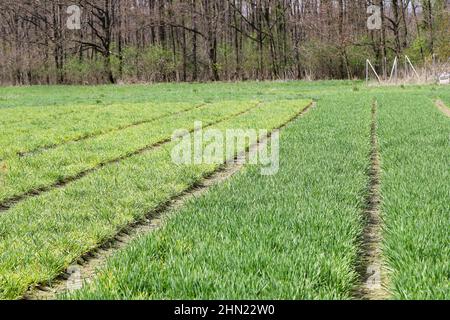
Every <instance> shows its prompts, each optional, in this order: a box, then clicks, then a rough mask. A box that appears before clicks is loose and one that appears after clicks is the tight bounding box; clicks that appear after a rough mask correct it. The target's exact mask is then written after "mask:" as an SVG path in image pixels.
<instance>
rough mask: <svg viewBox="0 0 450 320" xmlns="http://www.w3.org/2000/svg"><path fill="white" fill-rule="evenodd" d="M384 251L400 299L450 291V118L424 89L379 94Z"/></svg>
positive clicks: (438, 295)
mask: <svg viewBox="0 0 450 320" xmlns="http://www.w3.org/2000/svg"><path fill="white" fill-rule="evenodd" d="M378 101H379V139H380V152H381V159H382V177H381V181H382V184H381V194H382V199H383V202H382V213H383V219H384V224H385V230H384V233H383V235H384V246H383V249H384V250H383V255H384V259H385V263H386V265H387V269H388V270H389V271H390V273H389V283H388V285H389V289H390V291H391V292H392V294H393V295H394V298H395V299H446V298H448V297H449V294H450V289H449V274H450V266H449V256H450V240H449V236H448V235H449V234H448V225H449V221H450V201H449V199H450V184H449V181H450V171H449V166H450V160H449V159H450V153H449V152H450V149H449V135H450V121H449V119H448V118H446V117H445V116H444V115H443V114H442V113H441V112H440V111H439V110H438V109H437V108H436V107H435V105H434V104H433V101H432V100H431V99H429V98H427V97H426V96H424V95H419V94H409V95H405V94H402V93H399V92H389V94H385V95H379V97H378Z"/></svg>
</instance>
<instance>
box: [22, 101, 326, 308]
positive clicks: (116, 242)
mask: <svg viewBox="0 0 450 320" xmlns="http://www.w3.org/2000/svg"><path fill="white" fill-rule="evenodd" d="M316 106H317V103H316V102H311V103H309V104H308V105H307V106H306V107H305V108H303V109H302V111H300V112H299V113H297V114H295V115H294V116H292V117H291V118H289V119H288V120H287V121H286V122H284V123H283V124H282V125H280V126H278V127H277V128H275V129H273V130H272V131H271V132H270V133H269V135H268V136H267V137H266V138H264V139H262V140H258V141H257V142H256V143H255V144H253V145H251V146H248V147H247V148H246V149H245V150H244V151H242V152H241V153H239V154H238V155H237V156H236V157H235V158H234V161H233V162H230V163H227V162H225V163H224V164H222V165H220V166H219V167H218V168H217V169H216V170H215V171H213V172H211V173H209V174H206V175H204V176H203V177H202V178H200V179H199V180H198V181H196V182H194V183H193V184H192V185H191V186H190V187H188V188H187V189H186V190H184V191H183V192H181V193H180V194H178V195H176V196H174V197H172V198H171V199H169V200H168V201H166V202H165V203H162V204H161V205H159V206H158V207H157V208H156V209H154V210H152V211H150V212H148V213H147V214H146V215H145V217H144V218H142V219H140V220H138V221H136V222H134V223H132V224H129V225H128V226H126V227H124V228H123V229H122V230H120V231H118V233H117V234H116V235H115V236H113V237H112V238H111V239H109V240H106V241H105V242H104V243H103V244H100V245H99V246H98V247H97V248H94V249H93V250H91V251H89V252H87V253H85V254H84V255H83V256H81V257H80V258H78V259H77V261H76V262H75V263H74V264H73V265H71V266H69V267H68V268H67V269H66V270H64V271H63V272H62V273H61V274H60V276H58V277H57V278H55V279H54V281H53V283H52V284H50V285H46V284H40V285H35V286H32V287H31V288H30V289H29V290H28V292H27V293H26V294H25V295H24V296H23V299H25V300H49V299H50V300H51V299H55V298H56V297H57V295H58V294H63V293H65V292H68V291H69V289H71V284H75V285H79V284H80V283H77V281H76V280H75V281H74V279H73V274H74V273H73V272H72V271H73V270H77V272H78V273H79V274H80V275H81V279H80V281H81V283H89V282H90V281H92V280H93V279H94V278H95V276H96V274H97V270H98V269H99V268H101V267H102V266H104V264H105V262H106V260H107V259H108V258H109V257H111V256H112V255H113V254H114V253H116V252H118V251H120V250H122V249H123V248H125V247H126V246H128V245H129V244H130V243H131V242H132V241H134V240H136V239H137V238H139V237H141V236H145V235H147V234H149V233H151V232H152V231H154V230H156V229H158V228H159V227H160V226H161V225H162V223H163V219H164V217H167V216H168V215H169V214H171V213H173V212H174V211H176V210H177V209H179V208H181V207H182V206H183V205H184V204H185V203H186V202H187V201H189V200H191V199H193V198H196V197H199V196H201V195H202V194H204V193H206V192H207V191H208V190H209V188H211V187H213V186H215V185H217V184H220V183H222V182H224V181H226V180H228V179H229V178H231V177H232V176H233V175H235V174H236V173H238V172H239V171H240V170H241V169H242V168H243V167H244V162H245V159H246V157H247V156H248V155H250V154H254V153H256V152H258V150H260V148H263V147H264V146H265V145H266V144H267V142H268V139H269V138H270V137H271V135H272V134H273V132H275V131H276V130H281V129H283V128H285V127H286V126H288V125H289V124H290V123H292V122H293V121H295V120H297V119H299V118H301V117H303V116H304V115H306V114H307V113H308V112H309V111H310V110H311V109H313V108H315V107H316ZM76 289H79V287H76V288H74V290H76Z"/></svg>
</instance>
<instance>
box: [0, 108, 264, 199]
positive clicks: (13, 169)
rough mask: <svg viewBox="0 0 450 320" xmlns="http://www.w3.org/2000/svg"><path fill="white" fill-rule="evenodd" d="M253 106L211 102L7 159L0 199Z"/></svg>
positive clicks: (74, 174) (53, 182)
mask: <svg viewBox="0 0 450 320" xmlns="http://www.w3.org/2000/svg"><path fill="white" fill-rule="evenodd" d="M255 106H257V102H255V101H252V102H246V103H235V102H223V103H215V104H210V105H206V106H204V107H201V108H197V109H194V110H191V111H189V112H186V113H183V114H176V115H172V116H169V117H167V118H164V119H162V120H159V121H156V122H151V123H143V124H141V125H138V126H133V127H129V128H126V129H124V130H120V131H114V132H110V133H107V134H104V135H100V136H97V137H93V138H91V139H87V140H81V141H75V142H72V143H68V144H64V145H61V146H59V147H56V148H53V149H49V150H44V151H42V152H39V153H36V154H33V155H30V156H25V157H13V158H9V159H6V160H5V161H4V165H5V167H6V168H5V170H4V172H3V173H2V176H1V177H0V179H1V180H0V185H1V187H2V188H1V189H0V202H2V201H5V200H7V199H11V198H14V197H18V196H20V195H22V194H26V193H29V192H30V191H33V190H36V189H40V188H44V187H48V186H51V185H53V184H55V183H58V182H59V181H64V180H66V179H68V178H71V177H76V176H77V175H79V174H80V173H81V172H85V171H87V170H90V169H92V168H95V167H97V166H99V165H100V164H103V163H107V162H109V161H111V160H113V159H117V158H121V157H124V156H127V155H129V154H132V153H133V152H135V151H136V150H140V149H142V148H146V147H149V146H152V145H155V144H157V143H160V142H162V141H166V140H168V139H169V140H170V137H171V135H172V133H173V132H174V131H175V130H176V129H179V128H189V129H190V128H192V127H193V126H194V121H203V122H204V125H208V124H212V123H215V122H217V121H221V120H224V119H226V118H228V117H231V116H235V115H237V114H239V113H241V112H244V111H247V110H250V109H251V108H254V107H255Z"/></svg>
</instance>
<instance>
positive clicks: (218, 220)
mask: <svg viewBox="0 0 450 320" xmlns="http://www.w3.org/2000/svg"><path fill="white" fill-rule="evenodd" d="M370 105H371V104H370V96H368V95H364V94H345V95H334V96H333V97H332V98H327V99H322V100H321V102H320V103H319V105H318V108H317V109H314V110H312V111H311V112H310V113H309V114H308V115H307V116H305V117H304V118H302V119H301V120H298V121H296V122H295V123H293V124H292V125H290V126H289V127H288V128H286V129H285V130H284V131H282V140H281V141H282V144H281V155H280V159H281V164H280V172H279V173H278V174H277V175H275V176H269V177H264V176H261V175H260V172H259V168H258V167H247V168H246V170H245V171H244V172H242V173H240V174H238V175H237V176H235V177H234V178H232V179H231V181H229V182H227V183H225V184H223V185H220V186H216V187H214V188H213V189H212V190H210V191H209V192H208V193H207V194H206V195H204V196H202V197H200V198H197V199H195V200H192V201H190V202H189V203H188V205H187V206H186V207H185V208H184V209H182V210H180V211H179V212H176V213H174V214H173V215H171V216H170V217H169V218H168V219H167V221H165V223H164V225H163V227H162V228H161V229H160V230H158V231H155V232H154V233H152V234H150V235H148V236H146V237H143V238H141V239H139V240H138V241H135V242H134V243H133V244H132V245H130V247H129V248H127V249H125V250H123V251H121V252H120V253H118V254H117V255H116V256H115V257H114V258H113V259H112V260H110V262H109V263H108V266H107V267H106V269H104V270H102V271H101V272H100V276H99V277H98V279H97V280H96V281H95V282H94V283H93V284H92V285H89V286H87V287H86V288H84V289H83V290H82V291H81V292H77V293H75V294H74V295H73V296H70V298H76V299H122V298H124V299H348V298H351V291H352V288H353V285H354V284H355V283H356V281H357V274H356V272H355V265H356V264H357V261H358V247H359V241H358V238H359V236H360V235H361V232H362V227H363V222H362V207H363V201H364V192H365V188H366V185H367V181H368V178H367V176H366V171H367V168H368V166H369V159H368V154H369V150H370V145H369V131H370Z"/></svg>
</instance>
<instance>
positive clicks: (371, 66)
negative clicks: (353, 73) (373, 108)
mask: <svg viewBox="0 0 450 320" xmlns="http://www.w3.org/2000/svg"><path fill="white" fill-rule="evenodd" d="M367 63H368V64H369V66H370V68H372V71H373V73H375V75H376V76H377V80H378V82H379V83H381V79H380V76H379V75H378V73H377V72H376V71H375V68H374V67H373V65H372V63H370V61H369V59H367Z"/></svg>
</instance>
